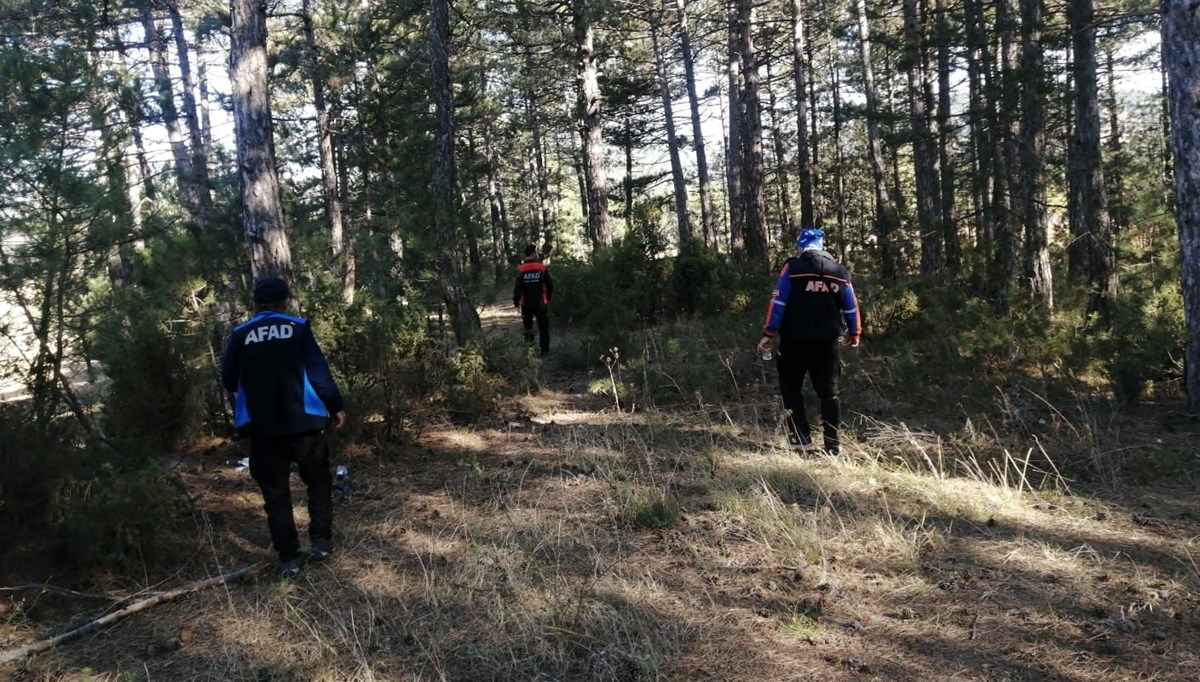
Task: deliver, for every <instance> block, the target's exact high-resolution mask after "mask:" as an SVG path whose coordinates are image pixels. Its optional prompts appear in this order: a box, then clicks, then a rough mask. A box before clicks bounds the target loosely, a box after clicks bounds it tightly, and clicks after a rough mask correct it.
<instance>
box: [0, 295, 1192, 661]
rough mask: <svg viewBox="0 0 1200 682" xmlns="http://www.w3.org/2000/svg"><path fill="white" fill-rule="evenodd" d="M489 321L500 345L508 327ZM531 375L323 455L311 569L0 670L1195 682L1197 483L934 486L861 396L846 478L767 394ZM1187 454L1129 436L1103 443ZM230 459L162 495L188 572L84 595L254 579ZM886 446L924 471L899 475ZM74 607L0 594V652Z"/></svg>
mask: <svg viewBox="0 0 1200 682" xmlns="http://www.w3.org/2000/svg"><path fill="white" fill-rule="evenodd" d="M484 319H485V324H486V325H487V326H488V327H489V333H493V334H516V333H518V332H517V331H516V330H517V328H518V326H519V322H517V320H516V316H515V314H514V313H513V312H512V311H511V310H509V309H505V308H504V307H502V306H500V307H492V308H489V309H487V310H485V314H484ZM752 342H753V339H751V340H750V341H749V342H748V343H752ZM541 371H542V372H543V377H542V380H543V385H544V388H543V389H542V390H541V391H539V392H537V393H535V394H530V395H525V396H521V397H518V398H515V399H512V400H511V401H509V402H506V403H505V404H503V405H502V406H500V409H499V410H498V413H497V414H495V415H492V416H489V417H486V418H484V419H482V420H480V421H477V422H475V423H471V424H468V425H458V424H453V423H449V422H447V423H441V424H426V425H424V428H423V429H422V430H421V432H420V434H419V436H418V437H416V438H415V439H414V440H413V441H412V442H405V443H401V444H395V443H373V442H358V443H351V444H344V445H343V446H342V447H341V448H340V452H339V453H338V455H337V456H336V457H335V463H346V464H348V465H349V467H350V479H351V480H352V481H353V485H354V488H353V490H352V491H351V492H349V493H347V494H340V495H339V496H338V499H337V501H336V510H335V511H336V526H337V530H336V539H337V542H338V545H339V548H340V549H339V552H338V554H337V555H335V557H334V558H333V559H332V560H331V561H329V562H326V563H323V564H319V565H313V566H309V567H307V568H306V570H305V571H304V572H303V573H302V574H301V575H300V576H299V577H298V578H296V579H293V580H290V581H279V580H276V579H273V578H272V577H270V576H269V575H267V574H261V575H259V576H258V577H257V578H256V579H253V580H251V581H248V582H246V583H241V584H236V585H230V586H227V587H223V588H217V589H214V590H210V591H207V592H202V593H198V594H195V595H191V596H188V597H185V598H183V599H181V600H179V601H177V602H172V603H168V604H164V605H161V606H158V607H155V608H153V609H151V610H149V611H146V612H143V613H140V614H136V615H134V616H132V617H130V618H128V619H126V620H124V621H122V622H120V623H119V624H117V625H115V626H113V627H110V628H108V629H105V630H102V631H100V632H97V633H94V634H91V635H88V636H85V637H84V638H82V639H80V640H77V641H74V642H71V643H67V644H64V645H62V646H60V647H58V648H56V649H54V650H53V651H51V652H49V653H46V654H42V655H39V656H37V657H35V658H33V659H30V660H27V661H25V662H22V663H20V664H16V665H12V666H9V667H8V668H7V669H5V668H0V677H3V676H5V675H7V676H8V677H9V679H13V680H77V679H79V680H255V681H266V680H330V681H339V682H340V681H344V680H529V681H531V682H533V681H536V682H551V681H552V680H559V681H565V680H622V681H633V680H652V679H666V680H1078V681H1084V680H1087V681H1092V680H1096V681H1099V680H1106V681H1107V680H1195V679H1200V590H1198V589H1197V586H1198V585H1200V568H1198V566H1197V556H1198V555H1200V510H1198V509H1197V506H1196V499H1197V498H1196V495H1195V489H1194V488H1184V487H1173V486H1169V485H1167V484H1163V485H1156V486H1143V487H1131V486H1125V487H1120V488H1112V489H1103V490H1097V489H1091V490H1088V491H1087V492H1086V493H1085V492H1082V491H1079V490H1073V486H1072V484H1070V483H1068V482H1067V481H1065V480H1061V479H1055V478H1054V477H1053V476H1050V479H1049V480H1050V481H1051V484H1050V485H1043V486H1041V488H1042V489H1041V490H1039V491H1033V490H1031V489H1030V487H1029V486H1027V485H1026V484H1025V481H1028V480H1029V479H1031V478H1032V470H1031V469H1030V460H1029V459H1028V456H1026V457H1025V458H1021V457H1017V458H1011V459H1009V460H1005V461H1004V463H1003V465H1004V466H1011V467H1012V472H1015V471H1017V470H1021V471H1022V472H1025V473H1029V474H1030V475H1029V476H1007V477H1004V478H1003V480H1001V479H1000V478H999V477H997V476H990V475H989V474H988V471H987V470H985V468H984V467H981V466H977V468H976V475H969V474H968V475H948V474H946V473H945V471H946V467H942V466H940V465H939V464H938V460H939V459H941V458H943V457H946V456H948V455H947V454H946V451H945V450H944V449H943V448H942V447H941V446H940V445H939V441H938V439H937V438H935V437H934V436H933V435H931V434H930V433H929V432H926V431H921V430H917V431H914V430H912V429H910V428H909V427H907V426H905V425H904V423H902V422H897V423H887V422H886V421H879V420H876V419H872V418H867V417H865V416H864V415H863V414H860V413H858V412H856V408H855V404H856V402H858V406H859V407H860V408H861V407H862V406H863V405H864V404H867V403H869V402H870V400H869V398H868V397H867V396H853V395H847V397H846V404H847V409H848V411H849V412H850V413H851V414H850V415H849V416H850V419H851V420H853V422H854V423H855V424H856V426H855V427H854V428H853V429H851V433H850V435H849V436H848V443H847V446H846V447H845V451H844V452H843V454H842V455H841V456H839V457H834V458H830V457H824V456H820V455H817V454H816V453H808V454H805V455H798V454H797V453H796V452H794V451H790V450H787V449H784V448H783V447H782V446H781V445H782V444H781V443H780V439H779V436H778V429H777V424H776V420H773V419H762V418H756V415H758V414H760V413H772V412H771V411H773V410H776V409H777V408H776V407H775V399H774V390H773V383H774V381H773V378H772V377H769V376H767V375H766V373H763V377H762V378H761V381H760V383H759V384H758V385H757V386H746V387H745V388H744V390H745V393H746V395H747V396H751V395H754V396H757V397H755V398H749V397H748V398H747V399H746V400H744V401H743V403H742V404H741V405H739V406H737V409H736V410H733V409H730V408H728V407H725V408H721V407H714V406H696V407H694V408H691V409H672V410H662V411H658V410H646V411H642V410H641V409H640V408H639V410H638V411H634V412H633V413H630V412H629V411H627V409H626V410H622V411H618V410H617V409H616V406H615V405H614V402H613V400H612V398H611V396H605V395H603V394H600V393H593V392H590V391H589V390H588V386H589V382H588V380H587V379H585V378H582V377H578V376H574V375H571V374H569V373H566V372H564V371H562V370H561V369H558V368H556V365H555V362H554V359H553V357H551V358H550V360H549V361H548V362H547V363H545V365H543V367H542V369H541ZM597 378H604V377H603V376H600V377H597ZM623 407H625V406H623ZM1161 416H1162V415H1157V416H1155V415H1151V416H1149V417H1145V416H1144V415H1143V416H1142V417H1139V418H1140V419H1143V420H1145V419H1149V420H1150V423H1152V424H1153V423H1161V419H1160V417H1161ZM1155 419H1158V421H1157V422H1155ZM1198 433H1200V429H1198V428H1197V427H1196V426H1195V425H1190V426H1187V427H1185V428H1184V429H1182V430H1181V429H1175V430H1174V431H1172V432H1171V433H1159V432H1157V431H1156V429H1153V428H1151V429H1146V430H1143V431H1141V432H1139V431H1136V430H1130V431H1129V434H1128V436H1127V437H1128V438H1129V439H1130V441H1129V442H1127V443H1126V444H1125V446H1126V447H1129V448H1150V447H1175V448H1187V447H1189V446H1188V445H1187V444H1188V443H1192V444H1194V443H1196V442H1198V441H1197V434H1198ZM1162 438H1167V439H1169V442H1168V443H1166V444H1163V442H1162ZM1135 441H1136V442H1135ZM1155 443H1157V444H1158V445H1157V446H1156V445H1155ZM238 447H239V446H238V445H237V444H236V443H211V444H207V445H206V447H205V448H201V449H198V452H199V453H200V454H199V455H198V459H199V466H197V467H196V468H194V469H192V470H191V471H187V472H182V473H181V478H182V480H183V481H184V483H185V485H186V487H187V490H188V492H189V494H190V495H191V497H192V500H193V505H194V509H195V513H194V517H195V519H196V531H197V535H198V537H199V541H196V542H194V543H193V547H192V549H191V551H190V552H189V553H188V555H187V556H180V558H179V561H178V562H175V563H173V564H172V565H170V566H167V567H156V568H152V569H147V572H146V573H145V574H143V575H139V576H121V577H112V578H110V579H108V581H107V583H105V581H104V580H103V579H99V580H93V581H92V583H91V584H89V585H88V587H89V588H90V589H91V590H93V591H105V590H108V591H112V592H117V591H120V590H125V592H130V591H133V590H135V589H164V588H166V587H171V586H174V585H177V584H182V583H184V582H187V581H189V580H194V579H197V578H200V577H204V576H205V575H212V574H215V573H216V572H218V571H219V570H229V569H232V568H236V567H239V566H244V565H248V564H251V563H254V562H258V561H267V560H269V559H270V553H269V551H268V550H267V545H268V540H267V537H266V524H265V521H264V519H263V514H262V511H261V501H260V498H259V495H258V491H257V488H256V486H255V484H254V483H253V481H252V480H251V479H250V477H249V475H248V473H247V472H245V471H237V470H235V469H234V468H233V467H232V466H230V465H229V464H228V462H229V461H230V460H236V459H238V458H239V457H240V456H241V454H240V451H239V450H238ZM897 449H907V450H909V451H910V452H914V451H915V452H919V453H921V457H923V458H924V460H925V461H927V462H928V467H926V468H924V469H922V468H920V467H911V466H909V467H905V466H896V465H895V464H894V462H891V461H889V458H888V457H887V456H886V454H885V453H887V452H891V451H895V450H897ZM962 464H963V466H961V467H959V471H964V470H966V471H969V470H970V464H969V462H965V463H962ZM977 464H978V463H977ZM201 466H202V468H200V467H201ZM1012 472H1010V473H1012ZM1041 480H1042V481H1043V482H1044V481H1045V480H1047V479H1046V477H1045V476H1043V477H1042V479H1041ZM1014 481H1015V482H1014ZM294 490H295V497H296V500H297V515H298V521H299V522H300V523H301V527H303V524H304V522H305V519H306V516H305V513H304V510H303V504H302V501H303V491H302V486H301V485H300V484H299V482H298V481H296V482H295V488H294ZM9 577H10V576H5V578H9ZM40 578H42V579H44V578H46V576H41V577H40ZM49 582H51V583H55V582H59V583H70V582H71V580H70V576H62V575H58V576H50V577H49ZM90 606H95V604H94V603H88V602H80V601H78V600H75V599H68V598H63V597H57V596H54V595H50V594H44V595H41V596H37V595H29V594H26V595H24V596H23V597H18V596H16V595H0V649H7V648H10V647H12V646H16V645H18V644H22V643H25V642H28V641H32V640H34V639H36V638H38V637H43V636H47V635H49V634H53V633H54V632H58V631H60V630H61V629H62V628H63V627H64V626H66V625H68V624H70V623H73V622H79V621H80V619H81V618H83V619H86V617H91V616H94V615H95V612H93V611H89V609H88V607H90Z"/></svg>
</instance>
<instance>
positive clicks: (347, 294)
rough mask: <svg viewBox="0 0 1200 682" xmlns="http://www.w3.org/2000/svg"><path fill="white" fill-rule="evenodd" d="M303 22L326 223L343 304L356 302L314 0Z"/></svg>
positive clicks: (307, 0) (307, 2)
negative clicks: (315, 28)
mask: <svg viewBox="0 0 1200 682" xmlns="http://www.w3.org/2000/svg"><path fill="white" fill-rule="evenodd" d="M300 19H301V22H302V24H303V26H304V42H305V43H306V44H307V45H306V47H307V49H308V79H309V83H310V85H311V87H312V91H313V108H315V109H316V111H317V149H318V151H319V157H320V161H321V189H322V196H323V198H324V200H325V201H324V203H325V220H327V221H328V222H329V249H330V253H331V255H332V256H333V262H334V268H335V270H336V272H337V275H338V277H339V278H340V279H341V280H342V301H343V302H344V303H345V304H346V305H351V304H353V303H354V279H355V272H356V269H355V268H354V266H353V265H352V264H350V263H349V261H351V260H353V258H354V253H353V252H352V251H351V250H350V248H349V246H350V235H349V234H348V232H347V231H346V225H345V221H344V220H343V218H342V191H341V188H339V187H338V174H337V166H336V165H335V163H334V159H333V130H332V126H331V125H330V121H329V106H328V105H327V104H326V103H325V70H324V68H323V67H322V65H321V57H320V53H319V50H318V47H317V36H316V32H315V31H314V30H313V18H312V0H303V2H302V3H301V10H300Z"/></svg>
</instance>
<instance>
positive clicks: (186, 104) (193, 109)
mask: <svg viewBox="0 0 1200 682" xmlns="http://www.w3.org/2000/svg"><path fill="white" fill-rule="evenodd" d="M163 2H164V4H165V5H166V7H167V13H168V14H169V15H170V17H171V31H172V33H174V34H175V36H174V37H175V52H176V56H177V58H178V62H179V76H180V78H181V79H182V80H183V120H184V123H185V124H186V125H187V128H188V138H189V142H190V144H191V147H192V182H193V183H194V184H195V189H194V191H195V192H196V200H197V208H198V209H199V212H200V214H201V215H202V216H203V217H202V219H201V224H207V223H208V214H209V213H210V212H211V211H212V192H211V189H210V187H211V185H210V183H209V178H208V153H207V150H208V148H207V147H206V146H205V144H204V135H203V133H202V131H201V128H200V114H199V111H198V108H197V106H196V79H195V77H194V76H193V74H192V61H191V48H190V47H189V46H188V42H187V35H186V34H185V33H184V31H183V17H182V16H180V14H179V5H178V4H177V3H176V0H163Z"/></svg>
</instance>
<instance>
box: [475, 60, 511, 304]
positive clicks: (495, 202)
mask: <svg viewBox="0 0 1200 682" xmlns="http://www.w3.org/2000/svg"><path fill="white" fill-rule="evenodd" d="M483 78H484V79H485V81H486V78H487V72H486V71H485V72H484V75H483ZM486 91H487V86H486V83H485V84H484V87H483V88H482V89H481V92H486ZM494 120H495V117H494V116H492V115H485V117H484V121H483V153H484V157H485V163H486V168H487V199H488V217H489V218H490V220H491V227H492V263H493V265H494V266H495V276H496V281H497V282H501V281H503V280H504V278H505V277H506V276H507V274H508V255H507V251H508V249H506V248H505V246H504V242H505V241H506V238H505V235H506V233H507V232H508V226H507V225H505V223H504V219H505V215H504V211H503V209H502V204H501V197H500V193H501V186H500V181H499V172H498V171H499V168H500V158H499V156H498V154H497V153H496V133H495V131H494V130H493V126H494Z"/></svg>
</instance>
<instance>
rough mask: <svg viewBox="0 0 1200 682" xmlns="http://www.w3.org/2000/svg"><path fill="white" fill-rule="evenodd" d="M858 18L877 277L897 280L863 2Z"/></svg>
mask: <svg viewBox="0 0 1200 682" xmlns="http://www.w3.org/2000/svg"><path fill="white" fill-rule="evenodd" d="M855 8H856V10H857V15H858V44H859V52H860V55H861V57H862V69H863V94H864V96H865V97H866V106H867V110H866V117H867V145H868V147H869V154H868V155H869V157H870V161H871V177H872V179H873V180H874V182H875V237H876V239H877V240H878V242H879V274H880V279H882V280H883V281H885V282H887V281H892V280H894V279H895V278H896V275H897V271H898V266H899V258H898V256H897V244H896V232H897V231H898V230H899V228H900V217H899V215H898V214H897V213H896V206H895V204H893V203H892V199H891V197H890V196H888V188H887V170H886V167H885V165H884V162H883V145H882V142H881V141H880V137H879V107H878V104H877V102H876V98H875V69H874V66H873V65H872V63H871V31H870V28H869V26H868V24H867V5H866V2H865V0H856V2H855Z"/></svg>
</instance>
